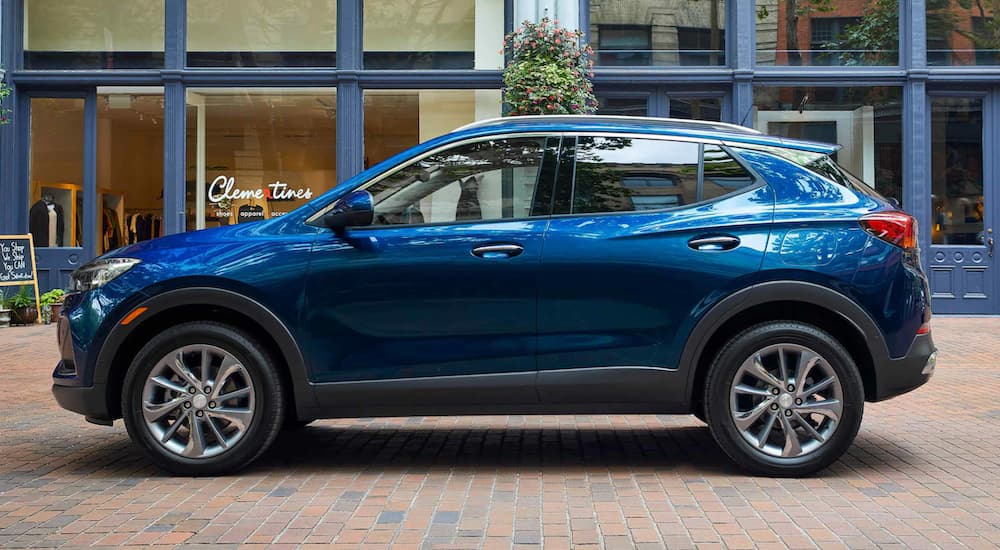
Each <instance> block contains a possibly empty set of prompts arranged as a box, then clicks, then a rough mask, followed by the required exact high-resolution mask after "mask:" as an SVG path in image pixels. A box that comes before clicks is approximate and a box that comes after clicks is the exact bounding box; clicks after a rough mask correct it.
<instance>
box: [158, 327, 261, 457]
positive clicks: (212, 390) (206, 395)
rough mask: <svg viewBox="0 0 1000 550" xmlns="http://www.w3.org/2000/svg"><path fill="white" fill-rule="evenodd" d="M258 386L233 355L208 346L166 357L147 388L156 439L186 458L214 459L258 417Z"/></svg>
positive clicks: (175, 352)
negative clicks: (256, 409)
mask: <svg viewBox="0 0 1000 550" xmlns="http://www.w3.org/2000/svg"><path fill="white" fill-rule="evenodd" d="M254 412H255V408H254V385H253V380H252V379H251V378H250V374H249V373H248V372H247V369H246V368H245V367H244V366H243V365H242V364H241V362H240V361H239V360H238V359H236V357H235V356H233V354H231V353H229V352H228V351H226V350H224V349H222V348H219V347H216V346H212V345H207V344H196V345H188V346H183V347H180V348H177V349H175V350H173V351H171V352H170V353H168V354H166V355H165V356H163V358H161V359H160V360H159V361H158V362H157V363H156V365H155V366H154V367H153V369H152V370H151V371H150V373H149V375H148V376H147V378H146V382H145V384H144V385H143V389H142V417H143V420H144V422H145V424H146V428H147V429H148V430H149V433H150V434H152V436H153V438H154V439H155V440H156V441H157V442H158V443H159V444H160V445H161V446H162V447H164V448H165V449H167V450H169V451H170V452H172V453H175V454H177V455H180V456H183V457H185V458H193V459H198V458H208V457H212V456H216V455H218V454H220V453H223V452H225V451H226V450H228V449H229V448H231V447H232V446H233V445H235V444H236V443H237V442H238V441H239V440H240V439H242V438H243V436H244V435H245V434H246V433H247V430H248V429H249V428H250V424H251V422H252V421H253V418H254Z"/></svg>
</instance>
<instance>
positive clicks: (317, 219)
mask: <svg viewBox="0 0 1000 550" xmlns="http://www.w3.org/2000/svg"><path fill="white" fill-rule="evenodd" d="M512 138H542V139H543V140H544V141H543V144H542V162H541V164H539V166H538V176H537V177H538V182H537V183H536V185H535V193H534V195H533V196H532V199H531V205H532V210H534V206H535V201H536V199H537V196H538V193H537V191H538V189H539V188H540V187H541V186H542V185H544V182H542V181H541V179H542V178H543V177H545V175H546V174H547V173H548V175H549V177H550V178H551V181H550V182H549V186H550V187H551V188H552V190H553V191H554V190H555V187H556V174H557V172H558V169H559V166H560V160H561V158H560V156H561V154H562V150H563V147H562V146H563V137H562V135H561V134H560V133H559V132H537V131H535V132H505V133H502V134H489V135H480V136H474V137H468V138H465V139H459V140H456V141H451V142H448V143H444V144H441V145H439V146H437V147H434V148H432V149H429V150H427V151H424V152H423V153H420V154H418V155H416V156H413V157H410V158H408V159H406V160H403V161H402V162H400V163H399V164H397V165H395V166H393V167H391V168H389V169H387V170H385V171H383V172H382V173H380V174H378V175H376V176H374V177H372V178H371V179H369V180H366V181H364V182H362V183H360V184H358V185H357V186H355V187H354V188H352V189H349V190H347V191H345V193H344V195H341V196H338V197H337V198H336V199H334V200H332V201H330V203H329V204H327V205H325V206H323V207H321V208H320V209H319V210H317V211H316V213H314V214H313V215H312V216H310V217H309V218H308V219H306V221H305V223H306V225H311V226H315V227H323V223H322V220H323V216H324V215H326V213H327V212H329V211H330V210H331V209H332V208H333V207H334V206H335V205H336V204H337V203H338V202H339V201H340V199H341V198H343V196H345V195H347V194H349V193H353V192H356V191H365V190H367V189H368V188H369V187H371V186H373V185H375V184H377V183H379V182H380V181H382V180H384V179H386V178H388V177H390V176H392V175H394V174H396V173H398V172H400V171H402V170H405V169H406V168H408V167H410V166H412V165H413V164H416V163H418V162H420V161H422V160H424V159H426V158H428V157H431V156H433V155H436V154H438V153H441V152H444V151H448V150H450V149H454V148H457V147H462V146H464V145H469V144H472V143H480V142H483V141H492V140H498V139H512ZM550 139H552V140H555V143H554V144H552V147H553V149H554V150H555V152H556V158H555V159H554V161H547V159H546V154H547V150H548V148H549V147H550V145H549V143H548V142H549V140H550ZM550 164H551V165H552V166H549V165H550ZM547 168H548V172H547V171H546V169H547ZM551 216H552V203H551V200H550V202H549V207H548V212H547V213H546V214H542V215H538V216H531V215H529V216H522V217H511V218H495V219H490V220H453V221H446V222H425V223H407V224H393V225H365V226H357V227H356V228H357V229H364V230H375V231H382V230H387V229H403V228H407V227H433V226H445V225H447V226H452V225H456V226H457V225H472V224H484V223H507V222H512V221H519V220H538V219H544V218H548V217H551Z"/></svg>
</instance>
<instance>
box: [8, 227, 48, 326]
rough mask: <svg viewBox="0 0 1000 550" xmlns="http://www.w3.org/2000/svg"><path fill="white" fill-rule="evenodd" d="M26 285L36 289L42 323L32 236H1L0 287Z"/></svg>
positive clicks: (40, 317)
mask: <svg viewBox="0 0 1000 550" xmlns="http://www.w3.org/2000/svg"><path fill="white" fill-rule="evenodd" d="M25 285H31V286H32V287H34V289H35V310H36V311H38V322H39V323H41V322H42V312H41V308H40V306H39V303H38V302H39V300H38V273H37V272H36V271H35V245H34V243H33V242H32V240H31V234H30V233H29V234H27V235H0V287H4V286H25Z"/></svg>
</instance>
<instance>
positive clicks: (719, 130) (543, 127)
mask: <svg viewBox="0 0 1000 550" xmlns="http://www.w3.org/2000/svg"><path fill="white" fill-rule="evenodd" d="M497 130H510V131H517V132H528V131H547V132H578V131H589V132H595V131H596V132H628V133H633V132H638V133H648V134H658V135H668V136H683V137H692V138H706V139H715V140H719V141H723V142H727V143H730V144H734V145H736V144H749V145H767V146H774V147H787V148H790V149H798V150H803V151H813V152H818V153H825V154H830V153H833V152H835V151H837V150H838V149H840V146H839V145H836V144H831V143H820V142H815V141H804V140H793V139H787V138H782V137H778V136H769V135H766V134H763V133H761V132H759V131H757V130H755V129H753V128H747V127H746V126H739V125H736V124H729V123H726V122H714V121H707V120H688V119H677V118H656V117H631V116H615V115H527V116H511V117H500V118H491V119H487V120H480V121H477V122H473V123H471V124H467V125H465V126H462V127H460V128H458V129H456V130H455V133H469V134H477V135H478V134H485V133H495V132H496V131H497Z"/></svg>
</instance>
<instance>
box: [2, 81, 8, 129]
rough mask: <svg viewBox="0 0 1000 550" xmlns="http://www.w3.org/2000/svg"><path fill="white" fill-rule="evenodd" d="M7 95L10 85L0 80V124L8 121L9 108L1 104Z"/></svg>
mask: <svg viewBox="0 0 1000 550" xmlns="http://www.w3.org/2000/svg"><path fill="white" fill-rule="evenodd" d="M9 95H10V87H8V86H7V84H6V83H4V82H0V126H3V125H4V124H9V123H10V109H7V108H6V107H4V106H3V102H4V101H5V100H6V99H7V96H9Z"/></svg>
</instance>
